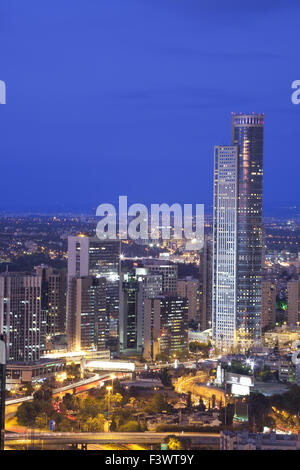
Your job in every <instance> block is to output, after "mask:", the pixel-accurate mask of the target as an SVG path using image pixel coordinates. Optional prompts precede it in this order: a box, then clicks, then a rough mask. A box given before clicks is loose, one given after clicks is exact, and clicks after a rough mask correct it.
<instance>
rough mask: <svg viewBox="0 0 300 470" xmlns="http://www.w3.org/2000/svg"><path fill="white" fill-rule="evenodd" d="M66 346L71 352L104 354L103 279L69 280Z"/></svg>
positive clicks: (104, 295) (104, 309)
mask: <svg viewBox="0 0 300 470" xmlns="http://www.w3.org/2000/svg"><path fill="white" fill-rule="evenodd" d="M69 287H70V291H69V294H70V295H69V304H68V315H69V326H68V331H67V339H68V346H69V348H70V349H71V350H72V351H80V350H85V351H88V350H94V351H104V350H106V279H105V278H96V277H94V276H86V277H84V276H81V277H72V278H70V280H69Z"/></svg>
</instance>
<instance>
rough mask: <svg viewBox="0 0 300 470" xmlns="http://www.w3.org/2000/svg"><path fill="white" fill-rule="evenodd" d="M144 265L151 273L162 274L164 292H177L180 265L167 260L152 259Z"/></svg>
mask: <svg viewBox="0 0 300 470" xmlns="http://www.w3.org/2000/svg"><path fill="white" fill-rule="evenodd" d="M144 267H145V268H147V269H148V272H149V273H151V274H158V275H161V276H162V283H163V285H162V290H163V292H164V293H172V294H175V295H176V293H177V279H178V266H177V264H172V263H170V262H167V261H160V260H151V261H150V262H148V263H146V262H145V263H144Z"/></svg>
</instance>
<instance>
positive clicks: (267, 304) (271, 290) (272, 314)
mask: <svg viewBox="0 0 300 470" xmlns="http://www.w3.org/2000/svg"><path fill="white" fill-rule="evenodd" d="M275 323H276V287H275V286H274V284H273V283H272V282H270V281H262V296H261V327H262V328H273V327H274V326H275Z"/></svg>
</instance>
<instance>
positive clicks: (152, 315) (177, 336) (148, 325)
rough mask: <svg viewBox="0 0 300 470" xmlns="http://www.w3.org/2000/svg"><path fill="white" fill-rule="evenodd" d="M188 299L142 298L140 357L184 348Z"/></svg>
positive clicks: (183, 350)
mask: <svg viewBox="0 0 300 470" xmlns="http://www.w3.org/2000/svg"><path fill="white" fill-rule="evenodd" d="M187 348H188V299H186V298H183V297H179V296H177V295H162V296H159V297H157V298H155V299H146V300H145V348H144V357H145V358H147V359H150V358H151V359H156V356H157V355H158V354H160V353H163V354H166V355H167V356H170V355H176V356H177V357H179V355H180V354H181V353H184V352H186V351H187Z"/></svg>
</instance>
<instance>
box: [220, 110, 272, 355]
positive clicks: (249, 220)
mask: <svg viewBox="0 0 300 470" xmlns="http://www.w3.org/2000/svg"><path fill="white" fill-rule="evenodd" d="M263 132H264V117H263V115H260V114H258V115H254V114H253V115H246V114H240V115H233V116H232V129H231V146H221V147H216V148H215V164H214V250H213V251H214V253H213V337H214V339H215V341H216V344H217V346H218V347H221V348H226V349H229V348H231V347H236V346H239V347H240V348H241V349H242V350H246V349H247V348H248V347H249V346H251V345H252V344H257V343H259V342H260V339H261V309H262V305H261V296H262V292H261V282H262V188H263Z"/></svg>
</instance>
